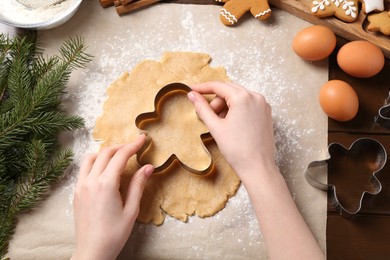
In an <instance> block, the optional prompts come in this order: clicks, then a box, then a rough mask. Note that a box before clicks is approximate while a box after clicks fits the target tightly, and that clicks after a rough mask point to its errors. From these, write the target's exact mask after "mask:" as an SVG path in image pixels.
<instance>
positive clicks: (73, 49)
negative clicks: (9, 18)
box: [0, 34, 91, 258]
mask: <svg viewBox="0 0 390 260" xmlns="http://www.w3.org/2000/svg"><path fill="white" fill-rule="evenodd" d="M85 48H86V47H85V45H84V42H83V41H82V39H81V38H76V39H70V40H68V41H66V42H65V43H64V44H63V46H62V47H61V48H60V51H59V52H60V55H59V56H53V57H50V58H48V59H45V58H43V56H42V52H43V51H42V49H40V47H39V45H38V44H36V34H32V35H30V36H28V37H23V38H13V39H10V38H9V37H8V36H5V35H2V34H1V35H0V203H1V204H0V258H2V257H3V256H4V255H5V254H6V253H7V250H8V241H9V240H10V239H11V237H12V235H13V232H14V229H15V225H16V217H17V214H18V213H20V212H22V211H28V210H29V209H31V208H33V207H35V206H36V205H37V204H38V203H39V202H41V201H42V200H43V199H44V198H45V197H46V196H47V195H48V193H49V191H50V187H51V186H52V185H53V184H54V183H56V182H57V181H58V180H59V179H60V178H61V176H62V175H63V173H64V172H65V170H66V168H67V167H68V166H69V164H70V163H71V161H72V155H73V154H72V152H71V151H69V150H64V151H63V150H62V149H60V147H59V144H58V141H57V137H58V135H59V134H60V133H61V132H63V131H73V130H75V129H78V128H81V127H83V125H84V120H83V119H82V118H81V117H79V116H72V115H66V114H65V113H64V112H62V111H61V110H60V105H61V99H62V95H63V94H64V93H65V89H66V83H67V82H68V80H69V78H70V75H71V72H72V71H73V70H74V69H76V68H83V67H85V66H86V64H87V63H88V62H89V61H90V59H91V56H90V55H88V54H86V53H85Z"/></svg>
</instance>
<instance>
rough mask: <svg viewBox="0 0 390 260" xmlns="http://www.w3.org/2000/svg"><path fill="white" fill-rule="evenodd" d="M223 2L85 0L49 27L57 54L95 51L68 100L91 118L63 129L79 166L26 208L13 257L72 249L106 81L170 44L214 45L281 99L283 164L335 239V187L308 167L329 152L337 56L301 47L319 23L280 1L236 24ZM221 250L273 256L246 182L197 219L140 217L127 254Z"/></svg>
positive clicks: (190, 255) (61, 255)
mask: <svg viewBox="0 0 390 260" xmlns="http://www.w3.org/2000/svg"><path fill="white" fill-rule="evenodd" d="M219 9H220V7H218V6H199V5H177V4H158V5H153V6H151V7H149V8H145V9H142V10H139V11H137V12H134V13H131V14H129V15H125V16H123V17H119V16H118V15H117V14H116V12H115V10H114V9H113V8H108V9H102V8H101V7H100V5H99V3H98V1H97V0H84V1H83V3H82V5H81V8H80V10H79V11H78V12H77V13H76V15H75V16H74V17H73V18H72V19H71V20H70V21H69V22H68V23H66V24H65V25H63V26H61V27H58V28H55V29H52V30H49V31H42V32H40V33H39V37H38V38H39V41H40V42H42V43H43V45H44V46H43V47H44V48H45V49H46V50H47V53H48V55H50V54H53V53H56V52H57V49H58V46H59V44H60V43H61V42H62V41H64V40H66V39H67V38H68V37H69V36H76V35H78V36H82V37H84V38H85V40H86V42H87V44H88V45H89V48H88V51H89V53H91V54H93V55H94V56H95V57H94V59H93V62H91V63H90V64H89V65H88V68H87V69H85V70H78V71H76V72H75V73H73V75H72V78H71V81H70V83H69V87H68V94H67V95H66V96H65V105H64V108H65V109H66V110H67V111H68V112H69V113H74V114H78V115H81V116H83V117H84V118H85V119H86V127H85V129H83V130H80V131H76V132H75V133H73V134H71V135H64V136H63V139H64V140H63V141H64V143H66V144H67V145H68V146H69V147H71V148H73V149H74V151H75V161H74V164H73V165H72V167H71V168H70V169H69V172H68V174H67V177H66V178H65V179H64V180H63V181H62V182H61V183H60V184H59V185H57V186H56V187H54V188H53V190H52V191H51V194H50V196H49V197H48V198H47V199H46V200H45V201H44V203H42V204H41V206H40V207H39V208H37V209H36V210H34V211H32V212H30V213H28V214H25V215H22V216H20V219H19V223H18V226H17V229H16V233H15V236H14V238H13V240H12V241H11V244H10V253H9V256H10V257H11V258H13V259H68V258H69V257H70V256H71V254H72V252H73V249H74V229H73V210H72V199H73V191H74V186H75V182H76V176H77V173H78V169H79V165H80V161H81V159H82V156H83V155H84V153H86V152H94V151H97V149H98V144H97V143H96V142H94V141H93V140H92V137H91V134H92V129H93V127H94V124H95V120H96V117H97V116H98V115H100V114H101V112H102V111H101V109H102V104H103V102H104V100H105V88H106V87H107V86H108V84H109V83H110V82H112V81H113V80H115V79H116V78H118V77H119V76H120V75H121V74H122V72H124V71H126V70H131V69H132V68H133V67H134V66H135V65H136V64H137V63H139V62H140V61H141V60H144V59H153V60H158V59H159V58H160V57H161V55H162V53H163V52H164V51H195V52H196V51H197V52H203V53H207V54H209V55H211V57H212V58H213V61H212V64H211V66H223V67H225V68H226V70H227V73H228V76H229V77H230V78H231V79H232V80H233V81H235V82H236V83H239V84H241V85H244V86H246V87H248V88H249V89H251V90H254V91H258V92H260V93H262V94H263V95H264V96H265V97H266V99H267V100H268V102H269V103H270V104H271V105H272V106H273V117H274V122H275V135H276V141H277V149H278V154H277V163H278V165H279V167H280V169H281V171H282V174H283V175H284V177H285V178H286V181H287V183H288V186H289V187H290V190H291V192H292V194H293V197H294V199H295V201H296V203H297V205H298V207H299V209H300V211H301V212H302V214H303V216H304V218H305V219H306V221H307V222H308V224H309V226H310V228H311V229H312V230H313V232H314V234H315V236H316V238H317V239H318V240H319V242H320V244H321V246H322V247H323V248H324V247H325V225H326V195H325V194H323V193H321V192H319V191H317V190H315V189H314V188H312V187H311V186H309V185H308V184H307V183H306V182H305V180H304V176H303V174H304V170H305V168H306V166H307V164H308V163H309V162H310V161H312V160H318V159H323V158H325V157H326V154H327V153H326V146H327V120H326V117H325V115H324V114H323V112H322V111H321V108H320V106H319V104H318V91H319V89H320V87H321V85H322V84H323V83H324V82H326V81H327V77H328V71H327V61H323V62H319V63H308V62H305V61H303V60H301V59H300V58H299V57H297V56H296V55H295V54H294V53H293V51H292V50H291V47H290V43H291V41H292V38H293V37H294V35H295V34H296V33H297V32H298V31H299V30H301V29H303V28H305V27H307V26H308V25H309V24H308V23H307V22H304V21H303V20H300V19H298V18H296V17H294V16H291V15H290V14H288V13H285V12H283V11H279V10H277V9H276V8H273V13H272V17H271V18H270V19H269V20H268V21H266V22H260V21H258V20H255V19H254V18H253V17H251V15H247V16H245V17H244V18H243V19H242V20H241V21H240V24H239V26H237V27H234V28H229V27H225V26H224V25H222V23H221V22H220V21H219ZM277 195H278V194H275V196H277ZM275 217H277V216H275ZM260 221H261V220H260ZM297 236H299V234H297ZM221 257H223V258H224V259H266V258H267V256H266V251H265V245H264V243H263V238H262V234H261V231H260V230H259V228H258V223H257V220H256V217H255V214H254V212H253V209H252V206H251V204H250V202H249V199H248V196H247V193H246V191H245V189H244V188H243V187H242V186H241V187H240V188H239V191H238V193H237V194H236V196H234V197H233V198H231V199H230V200H229V202H228V204H227V206H226V208H225V209H223V210H221V211H220V212H219V213H217V214H216V215H215V216H213V217H210V218H206V219H200V218H198V217H191V218H190V220H189V221H188V223H182V222H181V221H178V220H175V219H172V218H168V219H167V220H166V221H165V223H164V224H163V225H162V226H160V227H156V226H153V225H143V224H142V225H141V224H137V225H136V226H135V228H134V230H133V233H132V235H131V237H130V239H129V241H128V243H127V245H126V246H125V249H124V250H123V252H122V253H121V255H120V257H119V259H220V258H221Z"/></svg>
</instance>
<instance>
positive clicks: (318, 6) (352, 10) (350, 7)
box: [311, 0, 357, 18]
mask: <svg viewBox="0 0 390 260" xmlns="http://www.w3.org/2000/svg"><path fill="white" fill-rule="evenodd" d="M331 4H333V5H335V6H336V8H338V7H340V6H342V9H343V10H344V11H345V14H346V15H347V16H351V17H352V18H356V17H357V7H356V5H355V2H353V1H348V0H330V1H329V0H323V1H320V2H319V1H316V0H314V1H313V8H312V9H311V11H312V12H313V13H317V12H318V11H319V10H322V11H324V10H325V9H326V8H327V7H328V6H330V5H331Z"/></svg>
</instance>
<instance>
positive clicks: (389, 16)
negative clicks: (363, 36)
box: [367, 11, 390, 36]
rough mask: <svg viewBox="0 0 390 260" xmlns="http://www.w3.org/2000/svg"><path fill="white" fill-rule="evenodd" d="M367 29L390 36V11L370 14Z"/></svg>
mask: <svg viewBox="0 0 390 260" xmlns="http://www.w3.org/2000/svg"><path fill="white" fill-rule="evenodd" d="M367 19H368V22H369V24H368V26H367V30H368V31H370V32H381V33H383V34H384V35H387V36H390V11H383V12H381V13H375V14H370V15H368V16H367Z"/></svg>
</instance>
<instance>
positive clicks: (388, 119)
mask: <svg viewBox="0 0 390 260" xmlns="http://www.w3.org/2000/svg"><path fill="white" fill-rule="evenodd" d="M374 121H375V122H376V123H377V124H379V125H380V126H382V127H385V128H390V92H389V96H388V97H387V98H386V99H385V104H384V106H382V107H381V108H380V109H379V111H378V115H376V116H375V118H374Z"/></svg>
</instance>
